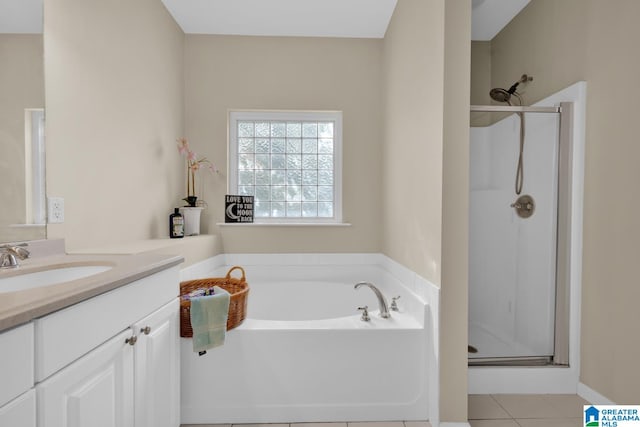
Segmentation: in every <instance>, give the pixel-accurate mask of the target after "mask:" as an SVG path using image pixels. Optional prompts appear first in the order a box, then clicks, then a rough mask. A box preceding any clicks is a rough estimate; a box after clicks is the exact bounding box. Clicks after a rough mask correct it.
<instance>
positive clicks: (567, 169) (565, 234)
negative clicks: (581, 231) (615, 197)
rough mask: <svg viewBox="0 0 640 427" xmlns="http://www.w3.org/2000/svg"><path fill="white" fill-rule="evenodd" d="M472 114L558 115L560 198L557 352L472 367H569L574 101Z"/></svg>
mask: <svg viewBox="0 0 640 427" xmlns="http://www.w3.org/2000/svg"><path fill="white" fill-rule="evenodd" d="M470 112H471V113H473V112H485V113H542V114H544V113H547V114H548V113H552V114H559V129H558V195H557V212H556V214H557V218H556V280H555V290H556V292H555V294H556V298H555V319H554V331H555V333H554V349H553V356H552V357H551V358H546V357H504V358H477V359H469V362H468V364H469V365H470V366H504V365H507V366H509V365H512V366H513V365H520V366H522V365H541V364H542V365H549V364H551V365H556V366H568V365H569V338H570V337H569V316H570V311H569V304H570V288H569V285H570V283H571V268H570V266H571V215H572V206H571V201H572V200H573V198H572V188H573V182H572V176H573V139H574V138H573V115H574V114H573V113H574V105H573V102H561V103H560V106H558V107H527V106H503V105H471V106H470Z"/></svg>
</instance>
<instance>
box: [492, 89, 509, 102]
mask: <svg viewBox="0 0 640 427" xmlns="http://www.w3.org/2000/svg"><path fill="white" fill-rule="evenodd" d="M489 96H490V97H491V99H493V100H494V101H498V102H506V103H507V104H509V105H511V94H510V93H509V91H507V90H504V89H502V88H500V87H496V88H493V89H491V90H490V91H489Z"/></svg>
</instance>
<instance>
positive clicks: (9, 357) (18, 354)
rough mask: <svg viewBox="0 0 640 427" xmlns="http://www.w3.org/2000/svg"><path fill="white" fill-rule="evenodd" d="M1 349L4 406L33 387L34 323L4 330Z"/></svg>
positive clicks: (0, 394)
mask: <svg viewBox="0 0 640 427" xmlns="http://www.w3.org/2000/svg"><path fill="white" fill-rule="evenodd" d="M0 349H1V351H0V378H2V380H0V383H1V384H2V387H0V406H2V405H4V404H5V403H7V402H9V401H10V400H11V399H14V398H15V397H17V396H19V395H21V394H22V393H24V392H25V391H27V390H29V389H30V388H31V387H33V357H34V356H33V323H27V324H25V325H22V326H18V327H17V328H13V329H10V330H8V331H6V332H2V333H1V334H0ZM3 425H4V424H3Z"/></svg>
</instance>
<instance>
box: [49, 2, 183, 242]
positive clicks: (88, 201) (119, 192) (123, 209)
mask: <svg viewBox="0 0 640 427" xmlns="http://www.w3.org/2000/svg"><path fill="white" fill-rule="evenodd" d="M45 10H46V13H45V23H44V36H45V70H46V72H45V79H46V109H47V130H46V133H47V185H48V188H47V193H48V195H50V196H60V197H63V198H64V199H65V223H64V224H56V225H49V228H48V232H49V237H53V238H55V237H63V238H65V239H66V244H67V248H68V249H71V250H74V249H79V248H83V247H96V246H97V245H103V244H110V243H114V242H123V241H131V240H138V239H147V238H155V237H166V236H167V234H168V216H169V214H170V213H171V212H172V210H173V209H172V208H173V207H174V206H176V205H177V203H178V201H179V199H180V197H181V190H182V172H183V167H184V166H183V164H182V161H181V159H180V158H179V156H178V153H177V151H176V148H175V138H176V137H178V136H180V135H181V134H182V133H183V45H184V34H183V33H182V31H181V30H180V28H179V27H178V26H177V25H176V23H175V22H174V21H173V19H172V18H171V16H170V15H169V14H168V12H167V11H166V10H165V8H164V6H163V5H162V3H161V2H159V1H157V0H140V1H135V2H130V1H126V0H111V1H107V2H105V1H98V0H90V1H86V0H56V1H53V0H46V1H45Z"/></svg>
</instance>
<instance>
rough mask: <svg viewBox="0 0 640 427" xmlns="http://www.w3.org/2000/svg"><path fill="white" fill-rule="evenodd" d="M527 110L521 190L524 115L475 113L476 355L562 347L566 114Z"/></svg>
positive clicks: (548, 353) (535, 354)
mask: <svg viewBox="0 0 640 427" xmlns="http://www.w3.org/2000/svg"><path fill="white" fill-rule="evenodd" d="M522 116H523V117H524V123H525V131H526V132H525V139H524V146H523V152H522V154H523V156H522V159H523V174H522V176H523V185H522V191H521V194H519V195H518V194H516V173H517V165H518V157H519V153H520V136H521V135H520V126H521V125H522V120H521V115H520V114H514V113H510V114H508V113H504V112H503V113H495V112H487V111H485V112H472V113H471V123H472V128H471V140H470V195H469V198H470V200H469V201H470V212H469V218H470V219H469V359H470V361H473V360H476V361H481V360H493V359H514V358H529V359H530V358H541V359H548V358H550V357H552V356H553V354H554V322H555V290H556V234H557V233H556V227H557V218H558V216H557V209H558V147H559V114H558V113H540V112H535V113H534V112H527V113H523V114H522ZM524 195H528V196H530V197H531V199H530V200H531V201H529V200H528V199H526V200H524V201H523V200H522V199H520V200H518V199H519V197H521V196H524ZM517 208H521V209H517ZM518 211H520V213H521V215H519V214H518Z"/></svg>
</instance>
